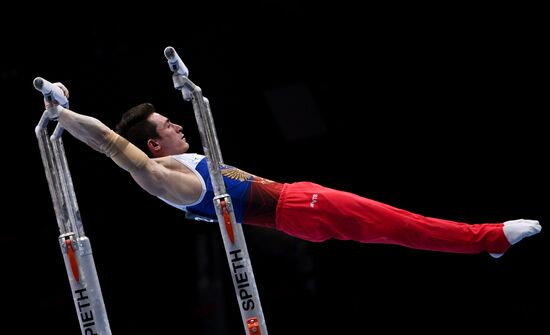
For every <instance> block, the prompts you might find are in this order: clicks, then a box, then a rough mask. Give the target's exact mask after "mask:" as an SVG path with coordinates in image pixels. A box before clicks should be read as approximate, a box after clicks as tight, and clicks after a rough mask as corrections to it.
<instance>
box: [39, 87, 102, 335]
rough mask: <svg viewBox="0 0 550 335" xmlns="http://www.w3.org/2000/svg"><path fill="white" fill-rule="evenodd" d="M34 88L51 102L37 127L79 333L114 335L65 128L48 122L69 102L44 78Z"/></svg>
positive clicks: (84, 334) (83, 334)
mask: <svg viewBox="0 0 550 335" xmlns="http://www.w3.org/2000/svg"><path fill="white" fill-rule="evenodd" d="M34 86H35V88H36V89H37V90H39V91H40V92H42V94H43V95H44V99H45V100H46V102H47V103H48V107H47V108H46V110H45V111H44V113H43V114H42V117H41V118H40V121H39V122H38V125H37V126H36V128H35V134H36V138H37V140H38V146H39V148H40V155H41V157H42V163H43V165H44V171H45V173H46V178H47V180H48V187H49V190H50V195H51V197H52V201H53V206H54V210H55V215H56V218H57V225H58V227H59V232H60V235H59V244H60V247H61V252H62V254H63V260H64V262H65V268H66V270H67V276H68V277H69V284H70V286H71V292H72V295H73V301H74V304H75V308H76V313H77V316H78V322H79V324H80V330H81V332H82V335H111V330H110V328H109V320H108V318H107V312H106V310H105V305H104V303H103V296H102V294H101V288H100V286H99V279H98V277H97V272H96V268H95V263H94V258H93V254H92V247H91V243H90V240H89V239H88V237H86V236H85V234H84V228H83V226H82V220H81V218H80V212H79V210H78V203H77V201H76V195H75V192H74V188H73V182H72V178H71V173H70V171H69V166H68V164H67V157H66V155H65V149H64V146H63V140H62V138H61V135H62V133H63V128H62V127H61V126H60V125H59V124H57V126H56V127H55V129H54V131H53V133H52V135H51V136H49V135H48V134H49V133H48V123H49V122H50V121H51V118H52V116H53V115H55V113H56V108H57V107H56V106H54V104H55V103H59V104H61V105H63V106H64V107H68V101H67V99H66V98H65V97H64V95H63V92H62V91H61V90H60V89H59V88H58V87H57V86H55V85H54V84H52V83H50V82H48V81H47V80H45V79H42V78H40V77H38V78H35V79H34Z"/></svg>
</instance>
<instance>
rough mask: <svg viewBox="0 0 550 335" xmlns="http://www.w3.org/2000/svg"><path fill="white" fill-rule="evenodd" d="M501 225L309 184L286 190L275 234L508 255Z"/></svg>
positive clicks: (282, 192) (280, 201) (306, 238)
mask: <svg viewBox="0 0 550 335" xmlns="http://www.w3.org/2000/svg"><path fill="white" fill-rule="evenodd" d="M502 227H503V224H502V223H483V224H468V223H463V222H456V221H450V220H442V219H436V218H431V217H426V216H422V215H418V214H414V213H411V212H408V211H405V210H402V209H399V208H395V207H392V206H389V205H386V204H384V203H380V202H377V201H374V200H370V199H367V198H364V197H360V196H358V195H355V194H353V193H349V192H343V191H338V190H334V189H330V188H327V187H323V186H320V185H317V184H314V183H310V182H298V183H292V184H284V186H283V188H282V190H281V193H280V197H279V201H278V203H277V210H276V228H277V229H278V230H280V231H283V232H285V233H287V234H289V235H292V236H295V237H298V238H301V239H304V240H307V241H312V242H321V241H325V240H327V239H330V238H335V239H339V240H353V241H358V242H364V243H385V244H397V245H401V246H405V247H408V248H414V249H423V250H433V251H444V252H453V253H469V254H473V253H480V252H483V251H487V252H490V253H503V252H505V251H506V249H508V248H509V247H510V243H509V242H508V240H507V239H506V237H505V236H504V232H503V229H502Z"/></svg>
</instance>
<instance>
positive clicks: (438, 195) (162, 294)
mask: <svg viewBox="0 0 550 335" xmlns="http://www.w3.org/2000/svg"><path fill="white" fill-rule="evenodd" d="M540 13H541V10H540V9H537V8H517V7H492V8H480V7H468V8H466V7H454V8H451V7H450V6H449V8H444V7H418V6H415V7H403V6H398V5H394V7H392V6H388V7H386V8H378V7H375V6H368V5H365V4H363V5H361V6H359V5H357V6H350V5H349V4H346V3H344V2H337V3H330V4H326V5H320V4H315V5H313V4H308V3H306V2H303V1H263V2H256V3H254V4H247V5H245V4H238V5H237V4H234V3H231V4H229V3H225V4H215V3H212V4H208V3H203V4H200V5H199V4H195V3H193V4H175V5H171V6H168V5H166V6H162V5H160V4H159V5H149V7H146V8H136V7H133V8H132V12H131V13H130V12H125V13H115V12H114V11H112V10H107V9H105V8H104V7H101V8H99V7H98V8H84V9H81V10H80V11H78V12H74V13H71V14H70V15H57V14H56V13H54V12H49V11H48V12H45V13H42V14H41V16H39V17H36V18H35V17H31V16H29V15H27V13H25V15H21V16H18V15H17V14H18V13H13V14H14V19H15V18H17V17H22V18H19V19H16V23H7V22H2V23H0V27H1V28H2V36H3V37H2V41H3V42H2V43H3V48H2V56H1V59H2V63H1V72H0V76H1V79H2V88H1V89H2V102H3V108H2V111H1V112H2V113H3V116H4V129H5V131H4V136H3V140H4V158H3V164H2V165H3V174H4V186H3V190H4V192H3V193H4V197H3V199H4V200H3V202H2V208H3V212H4V218H3V220H2V221H3V222H2V225H1V233H0V238H1V248H2V249H1V253H0V255H1V256H0V257H1V258H0V260H1V265H2V275H1V278H2V286H1V290H2V292H1V296H2V299H1V300H0V301H1V306H2V309H3V312H2V314H1V320H2V322H1V324H0V327H3V329H2V328H0V329H2V330H3V331H0V332H1V333H2V334H4V333H5V334H40V333H55V334H60V335H61V334H78V333H79V326H78V320H77V317H76V314H75V309H74V305H73V302H72V300H71V294H70V287H69V284H68V280H67V274H66V272H65V269H64V263H63V260H62V256H61V253H60V250H59V247H58V242H57V236H58V233H59V231H58V227H57V225H56V219H55V214H54V210H53V206H52V202H51V198H50V195H49V191H48V186H47V182H46V178H45V175H44V169H43V166H42V163H41V160H40V153H39V150H38V145H37V141H36V137H35V135H34V133H33V130H34V127H35V126H36V124H37V123H38V120H39V118H40V116H41V113H42V112H43V105H42V96H41V94H40V93H39V92H37V91H36V90H35V89H34V88H33V86H32V81H33V79H34V78H35V77H37V76H41V77H43V78H45V79H47V80H49V81H52V82H55V81H60V82H63V83H64V84H66V85H67V87H68V88H69V90H70V92H71V95H70V103H71V109H73V110H75V111H77V112H80V113H83V114H86V115H91V116H94V117H97V118H98V119H100V120H102V121H103V122H104V123H105V124H107V125H109V126H111V127H113V126H114V125H115V124H116V122H117V121H118V118H119V116H120V114H121V113H122V112H123V111H125V110H126V109H128V108H129V107H131V106H133V105H135V104H137V103H141V102H145V101H149V102H153V103H154V104H155V105H156V107H157V109H158V110H159V112H161V113H162V114H164V115H167V116H168V117H170V118H171V119H172V120H173V121H174V122H176V123H178V124H181V125H182V126H183V127H184V132H185V134H186V137H187V139H188V141H189V142H190V144H191V150H190V151H196V152H202V146H201V144H200V139H199V136H198V133H197V131H196V126H195V120H194V116H193V110H192V107H191V104H190V103H188V102H185V101H183V99H182V97H181V94H180V92H179V91H177V90H175V89H174V87H173V84H172V79H171V72H170V70H169V68H168V65H167V63H166V58H165V57H164V54H163V51H164V48H165V47H167V46H173V47H174V48H175V49H176V51H177V52H178V53H179V55H180V56H181V58H182V59H183V60H184V62H185V63H186V65H187V66H188V67H189V69H190V78H191V79H192V80H193V82H194V83H195V84H197V85H199V86H200V87H201V88H202V90H203V92H204V95H205V96H206V97H208V98H209V100H210V102H211V107H212V112H213V115H214V120H215V122H216V129H217V134H218V138H219V142H220V144H221V149H222V152H223V158H224V161H225V162H226V163H228V164H231V165H235V166H238V167H239V168H241V169H243V170H245V171H248V172H251V173H254V174H257V175H260V176H263V177H266V178H270V179H274V180H278V181H282V182H291V181H299V180H308V181H314V182H317V183H320V184H323V185H326V186H330V187H334V188H339V189H343V190H347V191H352V192H355V193H358V194H361V195H364V196H366V197H369V198H373V199H376V200H379V201H383V202H386V203H389V204H392V205H394V206H397V207H400V208H404V209H407V210H410V211H413V212H416V213H421V214H424V215H428V216H435V217H440V218H447V219H451V220H458V221H466V222H471V223H475V222H498V221H505V220H509V219H516V218H530V219H538V220H540V221H541V223H542V224H543V226H544V225H545V222H546V220H547V218H548V209H547V200H548V196H547V194H546V193H547V191H548V174H547V171H548V163H547V162H546V157H545V156H546V154H547V152H548V151H547V143H548V140H547V130H546V128H547V126H546V122H545V121H544V120H545V118H546V115H545V114H547V113H548V110H549V109H548V99H547V96H548V94H547V90H546V89H545V88H546V83H547V75H545V73H546V71H544V72H543V65H544V67H547V59H548V58H547V57H545V56H547V53H546V51H545V50H546V47H545V44H547V43H546V42H547V41H546V39H547V37H546V36H545V34H543V29H542V25H543V21H542V20H541V18H540V17H539V14H540ZM292 120H295V122H293V121H292ZM64 143H65V149H66V152H67V157H68V160H69V166H70V169H71V173H72V178H73V182H74V188H75V191H76V194H77V199H78V204H79V208H80V211H81V216H82V220H83V223H84V228H85V231H86V235H87V236H88V237H89V238H90V240H91V242H92V247H93V251H94V258H95V262H96V267H97V271H98V275H99V278H100V282H101V288H102V291H103V296H104V301H105V304H106V307H107V313H108V315H109V321H110V324H111V329H112V332H113V334H135V335H138V334H140V335H141V334H144V335H145V334H147V335H152V334H220V335H230V334H243V326H242V324H241V319H240V314H239V309H238V306H237V302H236V298H235V296H234V292H233V286H232V283H231V279H230V273H229V271H228V268H227V265H226V260H225V258H224V257H225V256H224V251H223V246H222V241H221V237H220V236H219V231H218V227H217V225H214V224H211V225H208V224H204V223H196V222H191V221H187V220H186V219H185V218H184V216H183V213H182V212H179V211H178V210H176V209H174V208H171V207H168V206H166V205H165V204H164V203H162V202H161V201H159V200H157V199H156V198H153V197H151V196H150V195H148V194H147V193H146V192H143V191H142V190H141V189H139V187H138V186H137V185H135V184H134V183H133V181H132V180H131V178H130V177H129V176H128V175H127V174H126V173H125V172H123V171H122V170H120V169H118V168H117V167H116V166H115V165H114V164H113V163H112V162H111V161H110V160H108V159H106V158H105V157H104V156H103V155H101V154H98V153H97V152H94V151H93V150H92V149H90V148H88V147H86V146H85V145H84V144H82V143H80V142H78V141H76V140H75V139H74V138H72V137H71V136H70V135H69V134H66V136H65V137H64ZM244 230H245V235H246V237H247V243H248V249H249V252H250V256H251V260H252V264H253V268H254V273H255V276H256V282H257V285H258V289H259V292H260V297H261V301H262V306H263V311H264V315H265V318H266V322H267V327H268V329H269V331H270V334H274V335H277V334H314V333H320V332H323V333H327V332H328V333H334V334H344V333H345V334H347V333H350V334H351V333H353V334H366V333H393V332H400V333H402V332H404V331H410V332H416V331H421V332H423V333H438V334H440V333H448V332H449V331H452V330H455V331H474V330H478V331H483V332H488V333H497V332H502V331H513V330H518V331H519V330H521V331H522V333H526V334H527V333H534V330H535V329H538V330H539V332H540V330H544V329H548V321H547V319H548V282H549V277H548V274H547V273H548V269H547V267H548V257H547V254H548V247H547V243H548V242H547V237H546V236H545V235H546V234H545V231H544V230H543V232H542V233H541V234H539V235H537V236H535V237H532V238H529V239H528V240H526V241H523V242H521V243H520V244H518V245H516V246H513V247H512V248H511V249H510V250H509V251H508V252H507V253H506V254H505V255H504V256H503V257H502V258H500V259H493V258H491V257H490V256H489V255H487V254H480V255H459V254H444V253H436V252H427V251H420V250H411V249H405V248H403V247H398V246H391V245H373V244H359V243H356V242H350V241H333V240H331V241H327V242H324V243H311V242H305V241H301V240H298V239H295V238H292V237H289V236H286V235H283V234H281V233H278V232H276V231H268V230H263V229H258V228H255V227H244Z"/></svg>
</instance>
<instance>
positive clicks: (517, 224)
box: [490, 219, 542, 258]
mask: <svg viewBox="0 0 550 335" xmlns="http://www.w3.org/2000/svg"><path fill="white" fill-rule="evenodd" d="M502 229H503V230H504V236H506V238H507V239H508V242H510V245H513V244H516V243H518V242H519V241H521V240H522V239H523V238H524V237H528V236H532V235H535V234H538V233H539V232H540V231H541V229H542V226H541V225H540V223H539V222H538V221H537V220H525V219H519V220H510V221H506V222H504V227H503V228H502ZM503 254H504V253H490V255H491V256H493V257H494V258H499V257H500V256H502V255H503Z"/></svg>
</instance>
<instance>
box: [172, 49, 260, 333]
mask: <svg viewBox="0 0 550 335" xmlns="http://www.w3.org/2000/svg"><path fill="white" fill-rule="evenodd" d="M164 55H165V56H166V58H167V59H168V65H169V66H170V69H171V70H172V72H173V76H172V79H173V81H174V87H175V88H176V89H177V90H180V91H181V93H182V95H183V99H184V100H185V101H191V102H192V104H193V110H194V112H195V118H196V120H197V126H198V128H199V133H200V136H201V142H202V146H203V150H204V154H205V156H206V158H207V162H208V172H209V174H210V179H211V182H212V186H213V189H214V195H215V196H214V199H213V201H214V207H215V209H216V214H217V218H218V223H219V227H220V232H221V234H222V238H223V243H224V247H225V252H226V256H227V261H228V264H229V270H230V272H231V277H232V279H233V285H234V287H235V294H236V295H237V300H238V302H239V308H240V310H241V316H242V319H243V325H244V328H245V333H246V334H248V335H260V334H263V335H267V328H266V324H265V319H264V315H263V311H262V305H261V304H260V296H259V294H258V289H257V287H256V280H255V279H254V273H253V271H252V264H251V262H250V258H249V256H248V249H247V247H246V241H245V238H244V234H243V230H242V226H241V225H240V224H237V222H236V219H235V214H234V212H233V206H232V202H231V196H230V195H229V194H227V192H226V189H225V183H224V181H223V176H222V173H221V171H220V166H221V165H223V159H222V154H221V150H220V146H219V143H218V138H217V136H216V129H215V127H214V121H213V118H212V113H211V111H210V104H209V103H208V99H206V98H205V97H203V95H202V90H201V89H200V87H198V86H196V85H195V84H194V83H193V82H191V81H190V80H189V78H188V75H189V71H188V70H187V67H186V66H185V64H184V63H183V62H182V60H181V59H180V57H179V56H178V54H177V53H176V51H175V50H174V48H172V47H167V48H166V49H165V50H164Z"/></svg>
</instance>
